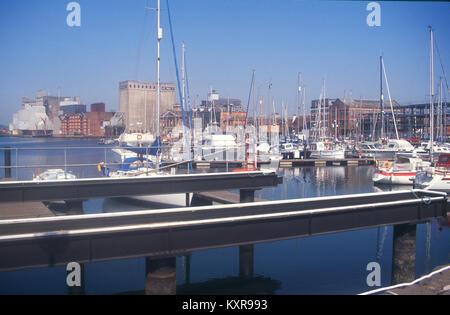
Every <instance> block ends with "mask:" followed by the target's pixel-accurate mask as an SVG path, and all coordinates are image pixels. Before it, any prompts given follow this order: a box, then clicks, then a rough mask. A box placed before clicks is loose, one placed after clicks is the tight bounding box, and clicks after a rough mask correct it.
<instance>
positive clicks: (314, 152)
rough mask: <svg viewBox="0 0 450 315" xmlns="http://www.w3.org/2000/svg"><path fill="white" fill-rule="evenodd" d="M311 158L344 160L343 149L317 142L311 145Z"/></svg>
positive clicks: (331, 143)
mask: <svg viewBox="0 0 450 315" xmlns="http://www.w3.org/2000/svg"><path fill="white" fill-rule="evenodd" d="M310 157H311V158H313V159H344V158H345V149H344V148H340V147H338V146H336V144H335V143H333V142H326V141H318V142H313V143H311V156H310Z"/></svg>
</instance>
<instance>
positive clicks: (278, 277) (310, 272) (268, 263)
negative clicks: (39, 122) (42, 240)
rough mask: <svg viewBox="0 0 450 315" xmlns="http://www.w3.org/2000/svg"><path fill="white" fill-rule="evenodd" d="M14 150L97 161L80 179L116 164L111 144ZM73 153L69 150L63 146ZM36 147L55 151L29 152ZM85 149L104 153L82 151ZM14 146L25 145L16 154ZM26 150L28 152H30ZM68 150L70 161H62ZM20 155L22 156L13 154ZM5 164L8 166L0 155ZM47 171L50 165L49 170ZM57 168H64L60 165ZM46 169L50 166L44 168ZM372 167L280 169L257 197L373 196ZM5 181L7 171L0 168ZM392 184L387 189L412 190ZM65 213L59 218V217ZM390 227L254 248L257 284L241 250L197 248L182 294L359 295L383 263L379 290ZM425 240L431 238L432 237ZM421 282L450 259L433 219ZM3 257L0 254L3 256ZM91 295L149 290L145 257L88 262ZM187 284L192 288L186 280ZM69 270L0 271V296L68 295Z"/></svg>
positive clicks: (420, 252)
mask: <svg viewBox="0 0 450 315" xmlns="http://www.w3.org/2000/svg"><path fill="white" fill-rule="evenodd" d="M5 146H10V147H11V148H14V149H13V151H12V164H13V165H15V164H16V161H17V163H18V164H19V165H29V166H30V165H47V166H49V165H56V164H60V165H64V164H65V162H66V163H67V164H92V166H89V167H84V168H77V167H69V168H68V170H70V171H72V172H73V173H74V174H75V175H77V176H78V177H94V176H95V177H99V176H101V174H100V173H98V171H97V167H96V164H98V163H99V162H101V161H104V160H105V156H106V160H107V161H112V160H113V154H112V153H111V151H110V147H106V146H101V145H97V142H96V141H79V140H57V139H31V138H29V139H25V138H23V139H22V138H0V147H5ZM69 146H70V147H72V148H74V149H69V150H64V149H62V148H63V147H69ZM38 147H47V148H50V147H51V148H57V150H31V149H33V148H38ZM82 147H89V148H95V147H98V148H100V149H98V150H96V149H80V148H82ZM15 148H21V149H20V150H17V151H16V149H15ZM25 148H26V149H25ZM64 151H65V155H66V157H65V158H64ZM16 152H17V156H16ZM0 155H1V156H0V165H4V156H3V152H0ZM47 168H49V167H47ZM58 168H64V166H59V167H58ZM41 169H42V170H44V169H45V167H42V168H41ZM36 171H37V170H36V169H33V168H23V169H19V170H18V171H17V170H15V169H13V171H12V176H13V177H18V178H19V179H30V178H31V177H32V176H33V174H34V173H36ZM373 171H374V169H373V167H372V166H359V167H341V166H333V167H316V168H315V167H304V168H286V169H281V170H280V171H279V172H280V175H282V176H283V178H284V179H283V184H281V185H279V186H278V187H276V188H271V189H264V190H261V191H258V192H257V193H256V197H258V198H264V199H267V200H283V199H293V198H303V197H316V196H330V195H342V194H354V193H365V192H374V191H378V190H380V188H377V187H374V186H373V184H372V182H371V180H370V177H371V175H372V174H373ZM0 177H3V170H0ZM411 188H412V187H394V188H389V187H388V188H383V189H411ZM145 208H146V207H145V205H143V204H131V203H127V202H125V201H124V200H115V199H114V200H113V199H95V200H88V201H85V202H83V211H84V213H101V212H112V211H129V210H138V209H145ZM61 214H62V213H59V215H61ZM392 233H393V228H392V227H381V228H373V229H365V230H358V231H351V232H342V233H336V234H329V235H321V236H314V237H303V238H296V239H291V240H283V241H276V242H267V243H261V244H255V245H254V275H255V277H254V279H253V280H252V281H244V280H243V279H240V278H239V249H238V247H229V248H221V249H213V250H205V251H198V252H194V253H192V254H191V256H190V259H189V266H190V269H189V275H187V274H186V268H185V267H186V264H187V263H188V260H187V259H186V258H185V257H177V285H178V286H179V287H178V288H179V292H182V293H189V294H197V293H211V294H215V293H247V294H259V293H266V294H355V293H360V292H364V291H368V290H370V289H373V288H371V287H368V286H367V284H366V277H367V275H368V271H366V266H367V264H368V263H369V262H373V261H377V262H379V264H380V266H381V285H382V286H388V285H390V284H391V280H390V279H391V269H392ZM427 239H428V240H427ZM416 240H417V247H416V262H415V265H416V267H415V269H416V277H419V276H421V275H423V274H426V273H428V272H430V271H431V270H432V269H433V268H435V267H436V266H440V265H443V264H448V263H449V262H450V255H449V253H450V229H449V228H448V227H446V226H443V225H442V224H440V222H437V221H434V222H432V223H430V224H419V225H418V226H417V236H416ZM0 259H1V257H0ZM84 272H85V274H84V281H85V288H84V289H85V293H86V294H121V293H138V294H140V293H143V292H144V288H145V258H133V259H124V260H112V261H106V262H96V263H88V264H85V265H84ZM188 280H189V283H188V284H186V282H187V281H188ZM67 293H68V289H67V287H66V270H65V267H64V266H61V267H53V268H35V269H26V270H16V271H8V272H0V294H67Z"/></svg>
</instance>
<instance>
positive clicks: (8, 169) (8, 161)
mask: <svg viewBox="0 0 450 315" xmlns="http://www.w3.org/2000/svg"><path fill="white" fill-rule="evenodd" d="M3 151H4V154H5V178H11V148H10V147H5V148H4V149H3Z"/></svg>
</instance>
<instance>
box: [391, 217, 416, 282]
mask: <svg viewBox="0 0 450 315" xmlns="http://www.w3.org/2000/svg"><path fill="white" fill-rule="evenodd" d="M392 250H393V253H392V276H391V282H392V285H395V284H399V283H405V282H411V281H413V280H414V279H415V261H416V225H415V224H398V225H394V236H393V246H392Z"/></svg>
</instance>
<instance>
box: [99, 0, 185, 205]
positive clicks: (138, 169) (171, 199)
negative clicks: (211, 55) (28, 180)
mask: <svg viewBox="0 0 450 315" xmlns="http://www.w3.org/2000/svg"><path fill="white" fill-rule="evenodd" d="M156 14H157V19H156V20H157V21H156V30H157V31H156V50H157V51H156V80H157V81H156V82H157V83H156V86H157V94H156V119H157V120H158V121H157V122H156V133H155V137H154V139H153V140H154V142H153V144H152V148H151V151H153V152H149V150H147V148H144V147H143V148H138V149H141V152H140V153H139V152H138V150H133V149H130V150H133V151H134V152H135V153H137V154H136V155H140V156H136V157H134V161H129V163H127V164H125V166H124V168H123V169H119V170H117V171H113V172H105V173H108V174H109V176H110V177H121V178H123V177H146V176H166V175H168V174H167V173H165V172H163V171H161V169H160V161H159V159H160V147H161V140H160V124H159V118H160V99H161V83H160V82H161V81H160V59H161V58H160V41H161V39H162V28H161V25H160V22H161V19H160V0H157V7H156ZM142 139H143V138H142V137H141V138H140V139H138V140H142ZM144 153H145V154H144ZM148 155H152V156H156V158H155V159H153V161H154V163H152V161H151V160H150V159H147V158H146V156H148ZM131 159H133V157H131ZM130 162H131V163H130ZM192 195H193V194H192V193H190V194H160V195H144V196H130V197H128V198H131V199H135V200H141V201H145V202H151V203H157V204H164V205H168V206H178V207H184V206H187V205H188V204H190V202H191V199H192Z"/></svg>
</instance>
